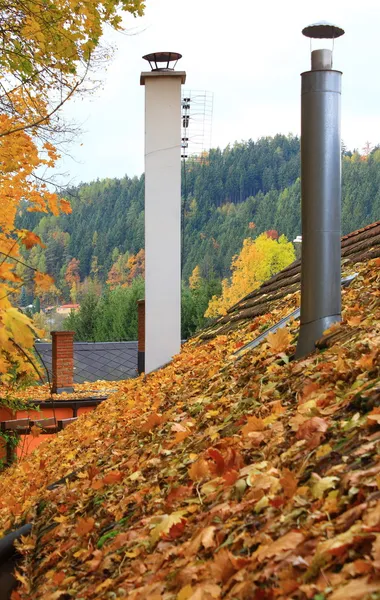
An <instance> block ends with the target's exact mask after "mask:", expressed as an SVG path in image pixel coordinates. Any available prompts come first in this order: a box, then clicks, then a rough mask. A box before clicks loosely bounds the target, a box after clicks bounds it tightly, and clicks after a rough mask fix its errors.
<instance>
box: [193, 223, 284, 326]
mask: <svg viewBox="0 0 380 600" xmlns="http://www.w3.org/2000/svg"><path fill="white" fill-rule="evenodd" d="M270 233H271V232H270ZM293 260H295V252H294V247H293V244H292V243H291V242H288V240H287V239H286V237H285V236H284V235H282V236H280V237H279V238H278V240H276V239H273V236H272V235H267V234H266V233H263V234H261V235H260V236H259V237H258V238H256V239H255V240H253V239H251V238H247V239H246V240H244V242H243V248H242V249H241V251H240V254H239V255H238V256H235V257H234V258H233V259H232V264H231V271H232V276H231V279H224V280H223V281H222V294H221V296H219V297H218V296H213V298H212V299H211V300H210V303H209V305H208V308H207V311H206V313H205V316H206V317H216V316H218V315H223V314H226V312H227V310H228V308H230V306H232V305H233V304H235V302H237V301H238V300H240V299H241V298H243V297H244V296H246V295H247V294H248V293H249V292H251V291H252V290H253V289H255V288H257V287H259V286H260V285H261V284H262V283H263V282H264V281H265V280H267V279H269V277H271V276H272V275H274V274H275V273H278V271H281V270H282V269H284V268H285V267H286V266H288V265H289V264H290V263H291V262H292V261H293Z"/></svg>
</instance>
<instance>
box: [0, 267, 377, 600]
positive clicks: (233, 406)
mask: <svg viewBox="0 0 380 600" xmlns="http://www.w3.org/2000/svg"><path fill="white" fill-rule="evenodd" d="M379 266H380V265H379V259H376V260H372V261H371V262H369V263H367V264H362V265H359V266H358V265H356V270H357V271H359V274H358V276H357V277H356V279H355V280H354V281H353V282H352V283H351V285H350V287H348V288H347V289H345V290H344V292H343V306H344V312H343V318H344V320H343V322H342V324H340V325H338V326H336V327H335V328H334V330H333V331H330V334H329V335H328V336H327V337H329V339H330V344H328V347H327V348H325V349H322V350H317V351H316V352H315V353H314V354H312V355H310V356H309V357H307V358H305V359H303V360H299V361H292V360H289V358H290V357H291V356H292V354H293V353H294V350H295V342H296V334H297V328H298V324H297V323H295V322H291V323H290V324H288V326H287V327H286V328H285V329H282V330H281V329H280V330H279V331H278V332H277V333H275V334H270V335H269V336H268V338H267V339H266V340H265V341H264V342H263V343H262V344H261V345H260V346H258V347H257V348H255V349H254V350H251V351H249V352H247V353H246V354H244V356H243V357H242V358H241V359H240V360H238V361H236V360H235V361H234V360H233V359H232V358H231V355H232V353H233V352H234V351H235V350H236V348H238V347H240V346H241V344H242V342H243V343H246V342H247V341H250V340H251V339H253V338H255V337H256V336H257V335H259V333H261V331H262V326H263V323H265V324H266V325H268V326H270V325H272V324H274V323H276V322H277V321H278V320H279V319H280V318H281V317H283V316H284V315H285V314H288V313H289V312H290V311H291V310H293V309H294V307H295V306H296V305H297V303H298V301H299V297H298V296H297V295H292V296H289V297H287V298H286V300H285V301H284V300H281V301H280V302H278V303H277V304H273V308H272V310H271V312H270V314H268V315H264V316H263V317H259V318H258V319H256V320H255V321H253V322H251V323H250V324H248V325H247V324H246V325H245V327H243V328H242V329H240V331H238V332H233V333H231V334H230V335H229V336H219V337H217V338H215V339H214V340H212V341H211V342H208V343H205V344H199V343H198V342H197V340H192V341H190V342H189V343H188V344H186V345H185V346H184V348H183V352H182V354H181V355H180V356H178V357H176V358H175V360H174V361H173V363H172V364H171V365H169V366H168V367H166V368H165V369H163V370H161V371H158V372H157V373H155V374H152V375H151V376H149V377H147V378H146V379H144V378H142V377H141V378H139V379H137V380H129V381H126V382H124V384H123V386H121V388H120V390H119V391H118V392H116V393H115V394H114V395H113V396H111V397H110V399H109V400H107V401H106V402H104V403H103V404H102V405H101V406H99V407H98V409H97V410H96V411H94V412H93V413H91V414H88V415H85V416H82V417H81V418H80V419H79V420H78V421H77V422H76V423H74V424H73V425H71V426H70V427H68V428H67V429H66V430H64V431H63V432H61V433H60V434H59V435H58V437H57V438H56V439H54V440H52V441H50V442H46V443H44V444H42V445H41V446H40V447H39V449H38V450H37V451H36V452H35V453H34V454H33V455H31V456H30V457H28V458H26V459H25V460H24V461H22V462H21V463H20V464H18V465H16V466H15V467H12V468H11V469H9V470H8V471H7V472H6V473H4V474H3V475H2V476H1V489H2V498H1V500H0V527H1V528H2V531H3V533H6V532H7V531H10V530H11V529H13V528H15V527H17V526H19V525H20V524H21V523H23V522H24V521H25V520H26V521H32V522H33V528H32V534H31V536H29V537H25V538H23V539H22V542H20V543H19V550H20V552H21V553H22V561H21V562H20V564H19V566H18V572H17V579H18V580H19V582H20V584H19V586H18V588H17V591H14V592H13V595H12V598H13V600H26V599H30V598H33V599H40V598H41V599H42V598H43V599H44V600H69V599H70V598H75V599H76V600H81V599H87V598H91V599H95V598H96V599H98V598H105V599H112V600H113V599H117V598H131V599H135V600H213V599H218V598H229V599H231V600H235V599H236V600H237V599H247V600H272V599H273V600H275V599H279V600H281V599H285V598H291V599H295V600H306V599H313V600H325V599H326V600H356V599H357V600H362V599H363V600H364V599H367V600H369V599H371V600H374V599H379V598H380V461H379V460H378V454H377V452H378V449H379V441H380V431H379V422H380V408H379V398H380V376H379V374H380V343H379V342H380V325H379V322H380V319H379V316H380V315H379V313H380V270H379ZM70 473H72V475H71V477H69V478H68V479H67V480H66V481H65V482H63V483H61V484H60V485H58V486H56V487H55V488H54V489H53V490H51V491H47V490H46V487H45V486H46V485H48V484H49V483H52V482H54V481H57V480H59V479H60V478H61V477H63V476H65V475H68V474H70Z"/></svg>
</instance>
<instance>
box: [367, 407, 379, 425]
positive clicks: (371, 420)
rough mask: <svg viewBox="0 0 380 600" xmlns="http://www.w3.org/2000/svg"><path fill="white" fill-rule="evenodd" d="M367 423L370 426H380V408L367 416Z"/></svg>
mask: <svg viewBox="0 0 380 600" xmlns="http://www.w3.org/2000/svg"><path fill="white" fill-rule="evenodd" d="M367 422H368V425H375V424H376V423H378V424H379V425H380V406H377V407H376V408H374V409H373V410H371V412H370V413H368V414H367Z"/></svg>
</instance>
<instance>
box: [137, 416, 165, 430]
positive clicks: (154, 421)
mask: <svg viewBox="0 0 380 600" xmlns="http://www.w3.org/2000/svg"><path fill="white" fill-rule="evenodd" d="M164 421H165V417H163V416H162V415H159V414H157V413H155V412H153V413H151V414H150V415H149V417H148V418H147V420H146V421H145V423H143V424H142V425H141V427H140V429H141V431H145V432H150V431H152V429H154V428H155V427H158V425H161V423H163V422H164Z"/></svg>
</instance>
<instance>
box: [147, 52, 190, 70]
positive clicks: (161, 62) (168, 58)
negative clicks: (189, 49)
mask: <svg viewBox="0 0 380 600" xmlns="http://www.w3.org/2000/svg"><path fill="white" fill-rule="evenodd" d="M180 58H182V54H179V52H151V53H150V54H145V56H143V59H144V60H147V61H148V62H149V64H150V68H151V69H152V71H174V67H175V66H176V64H177V62H178V61H179V59H180ZM173 62H174V65H173V66H169V65H170V63H173Z"/></svg>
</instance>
